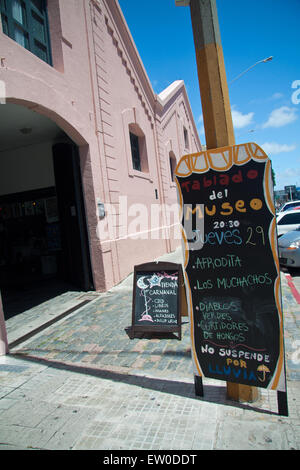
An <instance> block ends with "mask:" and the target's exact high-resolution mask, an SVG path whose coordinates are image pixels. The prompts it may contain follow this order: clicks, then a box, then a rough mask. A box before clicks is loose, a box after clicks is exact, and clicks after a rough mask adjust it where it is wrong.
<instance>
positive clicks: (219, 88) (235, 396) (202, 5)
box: [175, 0, 258, 401]
mask: <svg viewBox="0 0 300 470" xmlns="http://www.w3.org/2000/svg"><path fill="white" fill-rule="evenodd" d="M175 4H176V5H177V6H188V5H189V6H190V10H191V20H192V27H193V34H194V43H195V52H196V60H197V71H198V80H199V86H200V95H201V103H202V112H203V122H204V129H205V138H206V147H207V150H209V149H216V148H220V147H227V146H233V145H235V137H234V130H233V123H232V115H231V107H230V101H229V92H228V85H227V78H226V71H225V64H224V56H223V48H222V43H221V34H220V27H219V20H218V14H217V5H216V0H175ZM227 396H228V398H230V399H232V400H236V401H255V400H256V399H257V398H258V391H257V388H255V387H250V386H248V385H241V384H235V383H231V382H227Z"/></svg>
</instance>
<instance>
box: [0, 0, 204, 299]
mask: <svg viewBox="0 0 300 470" xmlns="http://www.w3.org/2000/svg"><path fill="white" fill-rule="evenodd" d="M0 9H1V21H0V48H1V64H0V80H1V81H2V82H3V83H4V84H5V93H6V96H5V102H4V101H3V97H2V100H1V103H3V104H0V120H1V129H0V133H1V138H0V152H1V155H0V242H1V244H0V281H1V285H0V287H1V289H3V288H4V289H5V288H7V287H8V286H17V285H18V283H19V284H22V285H24V284H25V283H26V282H29V281H30V282H39V281H40V280H43V279H48V278H49V279H50V278H54V279H55V278H59V279H63V280H64V281H67V282H70V283H71V284H73V285H75V286H77V287H78V288H79V289H83V290H93V289H95V290H99V291H106V290H108V289H109V288H111V287H112V286H113V285H116V284H117V283H119V282H120V281H121V280H122V279H124V278H125V277H126V276H127V275H128V274H129V273H130V272H132V271H133V267H134V265H136V264H139V263H142V262H147V261H152V260H153V259H155V258H157V257H159V256H160V255H163V254H164V253H166V252H170V251H173V250H174V249H175V248H176V247H177V246H178V245H179V244H180V240H176V239H175V238H174V237H172V236H168V235H167V236H164V237H162V236H161V234H162V231H163V230H165V228H170V230H171V231H172V230H173V229H174V227H175V225H176V220H175V219H174V220H175V221H174V220H173V219H172V217H171V216H172V214H171V215H170V214H169V213H168V212H169V209H168V208H169V207H171V206H172V204H174V203H176V202H177V195H176V185H175V182H174V169H175V166H176V163H177V161H178V159H179V158H180V157H181V156H182V155H183V154H186V153H193V152H198V151H201V143H200V140H199V137H198V134H197V129H196V125H195V122H194V118H193V115H192V111H191V107H190V103H189V100H188V96H187V92H186V88H185V85H184V83H183V81H175V82H174V83H172V84H171V85H170V86H169V87H168V88H167V89H166V90H164V91H163V92H162V93H160V94H159V95H157V94H155V93H154V91H153V88H152V86H151V83H150V81H149V78H148V76H147V73H146V71H145V69H144V67H143V64H142V61H141V59H140V56H139V54H138V51H137V49H136V46H135V44H134V42H133V39H132V36H131V34H130V31H129V29H128V26H127V24H126V22H125V19H124V17H123V14H122V11H121V9H120V6H119V4H118V2H117V1H116V0H98V1H96V0H89V1H84V0H68V1H66V0H48V1H44V0H22V1H19V0H14V1H1V2H0ZM155 206H157V207H158V208H160V209H161V211H160V213H159V215H157V214H156V213H155V214H153V207H155ZM151 211H152V213H151ZM145 214H146V219H145ZM151 217H152V218H151ZM145 220H146V224H145ZM132 234H137V237H136V238H137V239H133V238H132V237H130V235H132Z"/></svg>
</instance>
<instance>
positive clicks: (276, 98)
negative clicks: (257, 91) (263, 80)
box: [270, 92, 284, 100]
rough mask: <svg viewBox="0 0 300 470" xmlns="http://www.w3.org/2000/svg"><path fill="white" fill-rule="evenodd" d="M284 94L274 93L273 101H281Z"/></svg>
mask: <svg viewBox="0 0 300 470" xmlns="http://www.w3.org/2000/svg"><path fill="white" fill-rule="evenodd" d="M283 96H284V95H283V94H282V93H279V92H278V93H274V94H273V95H272V96H271V98H270V99H271V100H279V99H280V98H283Z"/></svg>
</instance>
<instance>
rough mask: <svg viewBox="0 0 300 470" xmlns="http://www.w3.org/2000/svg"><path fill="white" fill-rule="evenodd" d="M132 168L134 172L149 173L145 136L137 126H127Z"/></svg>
mask: <svg viewBox="0 0 300 470" xmlns="http://www.w3.org/2000/svg"><path fill="white" fill-rule="evenodd" d="M129 137H130V147H131V157H132V167H133V169H134V170H136V171H141V172H144V173H148V172H149V167H148V157H147V148H146V139H145V135H144V133H143V132H142V130H141V129H140V127H139V126H138V125H137V124H130V125H129Z"/></svg>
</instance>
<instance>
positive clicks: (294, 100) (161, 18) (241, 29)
mask: <svg viewBox="0 0 300 470" xmlns="http://www.w3.org/2000/svg"><path fill="white" fill-rule="evenodd" d="M119 4H120V7H121V9H122V12H123V14H124V16H125V19H126V21H127V24H128V26H129V29H130V32H131V35H132V37H133V39H134V42H135V45H136V47H137V50H138V52H139V54H140V57H141V59H142V62H143V65H144V67H145V69H146V72H147V75H148V77H149V79H150V82H151V84H152V87H153V90H154V92H155V93H157V94H159V93H160V92H161V91H163V90H164V89H165V88H167V87H168V86H169V85H170V84H171V83H172V82H173V81H175V80H184V82H185V86H186V89H187V93H188V96H189V101H190V104H191V107H192V111H193V115H194V119H195V123H196V126H197V129H198V133H199V137H200V140H201V143H202V144H203V145H205V134H204V127H203V115H202V107H201V99H200V91H199V82H198V75H197V66H196V57H195V47H194V40H193V31H192V25H191V17H190V8H189V7H176V6H175V0H151V1H149V0H142V1H141V0H119ZM217 10H218V18H219V25H220V32H221V40H222V46H223V54H224V60H225V68H226V75H227V81H228V88H229V97H230V104H231V111H232V117H233V124H234V130H235V141H236V144H241V143H246V142H255V143H256V144H258V145H260V146H261V147H262V148H263V149H264V150H265V152H266V153H267V155H268V156H269V157H270V159H271V161H272V167H273V170H274V172H275V178H276V186H275V190H280V189H284V186H287V185H296V186H297V187H300V0H217ZM270 56H272V57H273V59H272V60H271V61H269V62H260V61H262V60H263V59H265V58H267V57H270ZM258 62H259V63H258ZM249 68H250V70H248V71H247V69H249ZM244 72H245V73H244ZM240 75H241V76H240Z"/></svg>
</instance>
